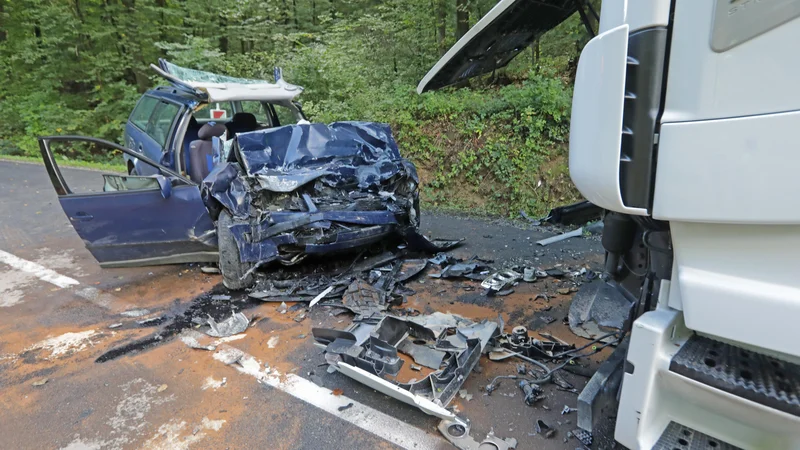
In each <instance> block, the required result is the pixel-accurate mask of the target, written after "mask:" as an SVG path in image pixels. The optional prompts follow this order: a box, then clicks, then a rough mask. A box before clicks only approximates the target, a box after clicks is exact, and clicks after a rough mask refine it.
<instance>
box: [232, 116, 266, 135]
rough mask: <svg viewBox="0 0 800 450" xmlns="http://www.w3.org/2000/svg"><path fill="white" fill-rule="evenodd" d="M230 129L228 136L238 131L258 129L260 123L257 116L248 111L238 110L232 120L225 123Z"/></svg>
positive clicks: (244, 131)
mask: <svg viewBox="0 0 800 450" xmlns="http://www.w3.org/2000/svg"><path fill="white" fill-rule="evenodd" d="M225 127H226V128H227V129H228V136H230V137H234V136H236V133H246V132H248V131H255V130H257V129H258V128H259V127H260V125H259V124H258V120H257V119H256V116H254V115H253V114H251V113H247V112H238V113H236V114H234V115H233V118H232V119H231V121H230V122H228V123H226V124H225Z"/></svg>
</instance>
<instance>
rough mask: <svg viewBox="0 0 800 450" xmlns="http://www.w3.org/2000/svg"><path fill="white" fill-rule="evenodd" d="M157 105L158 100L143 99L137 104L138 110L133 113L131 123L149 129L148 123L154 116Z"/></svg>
mask: <svg viewBox="0 0 800 450" xmlns="http://www.w3.org/2000/svg"><path fill="white" fill-rule="evenodd" d="M157 105H158V99H156V98H153V97H149V96H144V97H142V99H141V100H139V103H137V104H136V108H134V109H133V113H131V122H132V123H133V124H134V125H136V126H137V127H139V128H141V129H142V130H144V129H145V128H147V121H148V120H150V116H152V115H153V109H155V107H156V106H157Z"/></svg>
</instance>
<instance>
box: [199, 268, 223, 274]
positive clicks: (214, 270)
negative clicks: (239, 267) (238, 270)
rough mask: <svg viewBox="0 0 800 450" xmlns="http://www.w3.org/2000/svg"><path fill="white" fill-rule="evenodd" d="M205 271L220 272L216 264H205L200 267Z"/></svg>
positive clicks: (201, 270)
mask: <svg viewBox="0 0 800 450" xmlns="http://www.w3.org/2000/svg"><path fill="white" fill-rule="evenodd" d="M200 272H203V273H219V268H218V267H214V266H204V267H201V268H200Z"/></svg>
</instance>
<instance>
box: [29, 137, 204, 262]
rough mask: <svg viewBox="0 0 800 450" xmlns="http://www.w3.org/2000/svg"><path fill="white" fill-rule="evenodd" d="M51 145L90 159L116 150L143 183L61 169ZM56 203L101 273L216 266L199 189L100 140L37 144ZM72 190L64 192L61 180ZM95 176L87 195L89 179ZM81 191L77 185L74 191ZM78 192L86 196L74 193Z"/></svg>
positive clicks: (52, 139)
mask: <svg viewBox="0 0 800 450" xmlns="http://www.w3.org/2000/svg"><path fill="white" fill-rule="evenodd" d="M54 143H58V144H57V145H59V146H61V145H63V146H64V147H66V148H77V147H80V146H83V147H84V148H86V147H88V148H90V149H91V150H92V151H93V152H95V153H97V152H98V151H114V150H116V151H121V152H123V153H125V154H127V155H129V156H132V157H135V158H137V159H138V163H139V164H141V165H142V166H144V165H147V166H148V171H149V172H152V173H154V175H149V176H125V175H124V174H119V173H102V174H98V173H92V172H88V171H80V170H77V169H65V171H63V172H62V170H60V169H59V167H58V165H57V164H56V158H55V157H54V154H53V149H52V146H53V144H54ZM39 148H40V150H41V152H42V157H43V158H44V162H45V167H46V169H47V172H48V175H49V176H50V180H51V181H52V183H53V186H54V187H55V189H56V193H57V194H58V201H59V203H60V204H61V208H62V209H63V210H64V213H66V215H67V217H68V218H69V220H70V223H71V224H72V226H73V227H74V228H75V231H76V232H77V233H78V235H80V237H81V238H82V239H83V241H84V243H85V245H86V248H87V249H88V250H89V252H91V253H92V255H93V256H94V257H95V259H96V260H97V261H98V262H99V263H100V266H101V267H129V266H144V265H157V264H174V263H184V262H204V261H210V262H216V261H217V260H218V253H217V241H216V229H215V227H214V223H213V221H212V220H211V217H210V216H209V214H208V210H207V209H206V206H205V204H204V203H203V200H202V198H201V197H200V189H199V187H198V186H197V185H196V184H194V183H192V182H191V181H190V180H187V179H186V178H183V177H181V176H180V175H178V174H177V173H175V172H174V171H172V170H170V169H168V168H166V167H163V166H160V165H159V164H157V163H156V162H155V161H152V160H150V159H149V158H147V157H146V156H142V155H141V154H137V153H136V152H134V151H132V150H130V149H126V148H124V147H121V146H119V145H117V144H114V143H111V142H108V141H104V140H102V139H96V138H90V137H80V136H50V137H42V138H39ZM64 172H68V173H67V175H68V179H69V180H71V181H70V184H71V185H73V187H74V188H75V190H74V191H73V188H71V187H70V186H69V185H67V182H66V180H65V173H64ZM92 175H94V176H95V178H94V181H95V183H93V184H92V185H91V186H89V187H88V188H85V189H78V187H80V188H83V187H84V186H83V185H86V184H87V177H90V176H92ZM79 185H81V186H79ZM79 190H84V191H85V192H78V191H79Z"/></svg>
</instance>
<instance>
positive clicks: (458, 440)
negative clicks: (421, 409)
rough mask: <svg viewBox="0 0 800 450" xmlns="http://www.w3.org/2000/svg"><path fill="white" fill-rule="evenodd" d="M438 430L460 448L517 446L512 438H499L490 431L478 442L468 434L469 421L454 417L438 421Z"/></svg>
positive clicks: (506, 449)
mask: <svg viewBox="0 0 800 450" xmlns="http://www.w3.org/2000/svg"><path fill="white" fill-rule="evenodd" d="M438 428H439V432H440V433H442V435H443V436H444V437H445V438H446V439H447V440H448V441H450V443H451V444H453V445H455V446H456V448H458V449H460V450H483V449H495V450H509V449H514V448H517V440H516V439H514V438H506V439H500V438H498V437H497V436H495V435H494V432H493V431H490V432H489V434H487V435H486V438H485V439H484V440H483V441H481V442H478V441H476V440H475V439H473V438H472V436H470V435H469V432H470V426H469V422H466V421H462V420H461V419H458V418H454V419H449V420H442V421H441V422H439V427H438Z"/></svg>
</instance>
